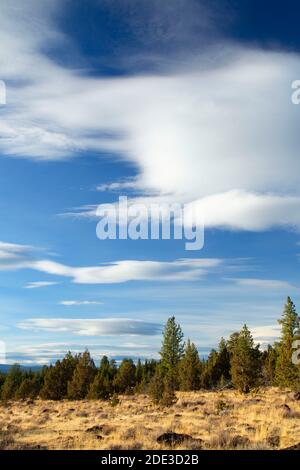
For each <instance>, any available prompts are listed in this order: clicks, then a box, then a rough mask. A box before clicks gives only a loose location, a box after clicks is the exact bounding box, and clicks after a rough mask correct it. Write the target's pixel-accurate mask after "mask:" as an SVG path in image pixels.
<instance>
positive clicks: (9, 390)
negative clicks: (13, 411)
mask: <svg viewBox="0 0 300 470" xmlns="http://www.w3.org/2000/svg"><path fill="white" fill-rule="evenodd" d="M23 377H24V374H23V372H22V370H21V367H20V366H19V365H18V364H14V365H13V366H12V367H11V368H10V369H9V371H8V374H7V375H6V378H5V382H4V384H3V385H2V390H1V398H2V400H13V399H14V398H16V392H17V390H18V389H19V387H20V385H21V383H22V380H23Z"/></svg>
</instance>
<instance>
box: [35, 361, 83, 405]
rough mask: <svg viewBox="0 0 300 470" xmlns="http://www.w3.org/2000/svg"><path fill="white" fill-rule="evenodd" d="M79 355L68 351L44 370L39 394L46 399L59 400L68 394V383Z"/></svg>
mask: <svg viewBox="0 0 300 470" xmlns="http://www.w3.org/2000/svg"><path fill="white" fill-rule="evenodd" d="M78 360H79V357H78V356H73V355H72V354H71V353H70V352H68V353H67V354H66V356H65V357H64V358H63V360H62V361H60V360H58V361H56V363H55V365H54V366H50V367H49V368H48V369H47V370H46V372H45V378H44V385H43V388H42V390H41V396H42V398H44V399H47V400H61V399H62V398H66V397H67V396H68V383H69V382H70V381H71V380H72V378H73V374H74V370H75V368H76V365H77V363H78Z"/></svg>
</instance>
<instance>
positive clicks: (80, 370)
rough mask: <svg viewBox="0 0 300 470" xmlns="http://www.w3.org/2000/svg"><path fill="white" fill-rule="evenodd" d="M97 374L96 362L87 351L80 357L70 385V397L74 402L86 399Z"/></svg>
mask: <svg viewBox="0 0 300 470" xmlns="http://www.w3.org/2000/svg"><path fill="white" fill-rule="evenodd" d="M96 374H97V369H96V366H95V364H94V361H93V359H92V358H91V356H90V353H89V351H88V350H86V351H84V353H83V354H82V355H80V356H79V359H78V363H77V365H76V368H75V370H74V374H73V377H72V380H71V381H70V382H69V383H68V397H69V398H71V399H73V400H81V399H83V398H85V397H86V396H87V394H88V391H89V389H90V386H91V383H92V382H93V381H94V378H95V376H96Z"/></svg>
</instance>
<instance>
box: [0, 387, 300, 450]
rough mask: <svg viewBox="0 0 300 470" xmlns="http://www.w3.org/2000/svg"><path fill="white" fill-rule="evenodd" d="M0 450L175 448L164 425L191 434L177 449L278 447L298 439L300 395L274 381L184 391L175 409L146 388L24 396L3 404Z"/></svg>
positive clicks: (295, 442) (0, 419)
mask: <svg viewBox="0 0 300 470" xmlns="http://www.w3.org/2000/svg"><path fill="white" fill-rule="evenodd" d="M0 430H1V431H0V447H1V449H31V448H34V449H111V450H113V449H114V450H117V449H122V450H125V449H148V450H149V449H169V448H170V447H169V446H168V445H167V444H160V443H158V442H157V438H158V437H159V436H160V435H161V434H163V433H165V432H176V433H184V434H187V435H189V436H191V439H186V440H185V441H184V442H183V443H181V444H180V445H178V446H177V447H176V448H178V449H200V448H203V449H274V448H275V449H278V448H279V449H280V448H285V447H288V446H291V445H293V444H298V443H299V442H300V401H294V400H292V399H291V398H290V396H289V394H288V393H287V392H286V393H285V392H282V391H280V390H278V389H276V388H270V389H264V390H260V391H259V392H258V393H256V394H255V395H249V396H243V395H240V394H239V393H238V392H235V391H233V390H226V391H224V392H208V391H199V392H186V393H183V392H181V393H178V400H177V402H176V404H174V405H173V406H172V407H170V408H165V409H164V408H159V407H157V406H155V405H153V404H151V402H150V400H149V398H148V397H147V396H146V395H136V396H126V397H125V396H122V397H120V403H119V404H118V405H116V406H111V405H110V404H109V403H106V402H101V401H87V400H83V401H79V402H78V401H76V402H75V401H62V402H53V401H41V400H36V401H34V402H31V401H24V402H22V401H20V402H9V403H5V404H4V403H3V404H1V405H0Z"/></svg>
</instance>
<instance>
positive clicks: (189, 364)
mask: <svg viewBox="0 0 300 470" xmlns="http://www.w3.org/2000/svg"><path fill="white" fill-rule="evenodd" d="M200 374H201V361H200V359H199V354H198V351H197V348H196V346H195V344H194V343H191V341H190V340H189V339H188V340H187V343H186V346H185V351H184V356H183V358H182V359H181V361H180V364H179V380H180V389H181V390H185V391H189V390H198V389H199V387H200Z"/></svg>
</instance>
